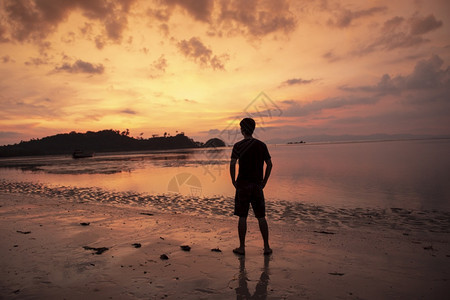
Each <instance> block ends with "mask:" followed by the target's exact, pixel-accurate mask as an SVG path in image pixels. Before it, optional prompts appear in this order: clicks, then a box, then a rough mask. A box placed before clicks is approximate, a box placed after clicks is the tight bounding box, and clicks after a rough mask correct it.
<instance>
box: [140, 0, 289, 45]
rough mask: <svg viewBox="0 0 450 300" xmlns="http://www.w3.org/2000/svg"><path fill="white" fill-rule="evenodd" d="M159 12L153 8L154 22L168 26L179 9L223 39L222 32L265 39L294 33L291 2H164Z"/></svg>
mask: <svg viewBox="0 0 450 300" xmlns="http://www.w3.org/2000/svg"><path fill="white" fill-rule="evenodd" d="M161 3H162V4H163V5H164V6H163V7H160V8H156V9H155V8H151V9H149V10H148V11H147V15H148V16H149V17H150V18H151V19H156V20H158V21H161V22H168V21H169V20H170V18H171V16H172V14H173V12H174V10H175V8H177V7H179V8H181V9H183V10H184V11H185V12H186V13H187V14H188V15H189V16H190V17H192V18H193V19H194V20H196V21H200V22H205V23H208V24H209V25H210V28H209V29H208V31H207V33H208V34H209V35H218V36H222V35H223V32H225V33H227V34H230V35H233V34H245V35H249V36H252V37H262V36H265V35H268V34H271V33H275V32H284V33H289V32H292V31H293V30H294V29H295V27H296V25H297V22H296V18H295V15H294V14H293V13H292V12H291V11H290V10H289V1H288V0H278V1H267V0H266V1H258V0H246V1H242V0H218V1H214V0H162V1H161Z"/></svg>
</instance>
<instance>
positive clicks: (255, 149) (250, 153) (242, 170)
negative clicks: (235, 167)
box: [231, 138, 270, 183]
mask: <svg viewBox="0 0 450 300" xmlns="http://www.w3.org/2000/svg"><path fill="white" fill-rule="evenodd" d="M231 158H234V159H238V160H239V174H238V178H237V180H238V181H249V182H254V183H260V182H261V181H262V180H263V172H264V161H266V160H269V159H270V154H269V150H267V146H266V144H264V143H263V142H261V141H260V140H257V139H254V138H251V139H243V140H242V141H239V142H237V143H236V144H234V146H233V151H232V152H231Z"/></svg>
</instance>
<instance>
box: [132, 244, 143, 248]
mask: <svg viewBox="0 0 450 300" xmlns="http://www.w3.org/2000/svg"><path fill="white" fill-rule="evenodd" d="M132 246H133V247H134V248H141V246H142V245H141V244H140V243H134V244H132Z"/></svg>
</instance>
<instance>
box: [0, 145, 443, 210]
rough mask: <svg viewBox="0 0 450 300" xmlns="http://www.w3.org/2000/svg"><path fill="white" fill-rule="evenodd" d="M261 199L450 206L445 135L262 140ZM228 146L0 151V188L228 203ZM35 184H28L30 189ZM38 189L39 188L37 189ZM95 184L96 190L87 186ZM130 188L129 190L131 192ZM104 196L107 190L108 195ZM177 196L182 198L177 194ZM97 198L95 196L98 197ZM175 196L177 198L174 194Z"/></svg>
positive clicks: (319, 203)
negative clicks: (266, 175)
mask: <svg viewBox="0 0 450 300" xmlns="http://www.w3.org/2000/svg"><path fill="white" fill-rule="evenodd" d="M268 148H269V152H270V154H271V156H272V162H273V170H272V174H271V176H270V179H269V182H268V184H267V186H266V188H265V189H264V194H265V198H266V202H267V203H270V202H276V203H284V204H285V205H288V206H289V205H290V204H302V205H310V206H317V207H333V208H343V209H346V208H349V209H355V208H365V209H395V208H401V209H410V210H429V211H430V210H431V211H433V210H436V211H443V212H449V211H450V155H449V153H450V139H427V140H398V141H370V142H367V141H366V142H341V143H304V144H269V145H268ZM230 155H231V147H221V148H201V149H181V150H170V151H143V152H120V153H98V154H96V155H95V156H94V157H90V158H81V159H73V158H72V157H71V156H69V155H55V156H42V157H14V158H3V159H0V192H2V191H3V192H8V191H9V192H11V191H12V190H14V191H15V192H17V191H18V190H19V192H20V189H23V190H29V191H28V192H35V193H45V191H47V192H49V191H53V193H54V192H55V191H59V193H60V194H61V193H62V194H64V193H65V192H64V191H67V190H70V191H71V194H73V195H75V196H76V194H77V193H79V194H82V193H83V191H84V192H85V191H90V192H89V195H90V199H91V201H96V199H97V198H102V197H103V196H102V195H106V194H108V195H115V196H114V197H115V198H120V195H128V197H125V198H127V201H126V202H127V203H130V202H131V204H133V203H132V202H133V201H135V202H136V203H138V202H139V203H142V202H143V201H152V199H153V200H155V199H159V200H158V201H160V202H163V201H165V200H167V199H178V200H177V203H178V204H177V205H180V203H181V205H182V201H189V199H193V198H195V199H196V201H197V203H201V201H205V203H206V202H208V203H210V202H214V201H215V199H220V201H218V202H220V203H223V202H229V204H230V205H229V206H230V207H231V206H232V204H231V203H232V202H233V199H234V193H235V190H234V188H233V186H232V184H231V179H230V174H229V161H230ZM33 189H34V191H33ZM39 191H40V192H39ZM93 191H95V192H93ZM130 195H132V196H130ZM109 197H110V196H109ZM183 199H184V200H183ZM103 200H104V199H98V201H103ZM180 201H181V202H180Z"/></svg>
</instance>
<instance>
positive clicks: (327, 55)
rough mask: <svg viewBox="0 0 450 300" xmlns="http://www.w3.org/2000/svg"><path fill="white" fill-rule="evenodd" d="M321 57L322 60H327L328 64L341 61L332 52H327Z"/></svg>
mask: <svg viewBox="0 0 450 300" xmlns="http://www.w3.org/2000/svg"><path fill="white" fill-rule="evenodd" d="M322 57H323V58H324V59H326V60H327V61H328V62H330V63H331V62H335V61H338V60H341V59H342V57H341V56H338V55H336V54H335V53H334V51H333V50H330V51H327V52H326V53H324V54H323V55H322Z"/></svg>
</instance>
